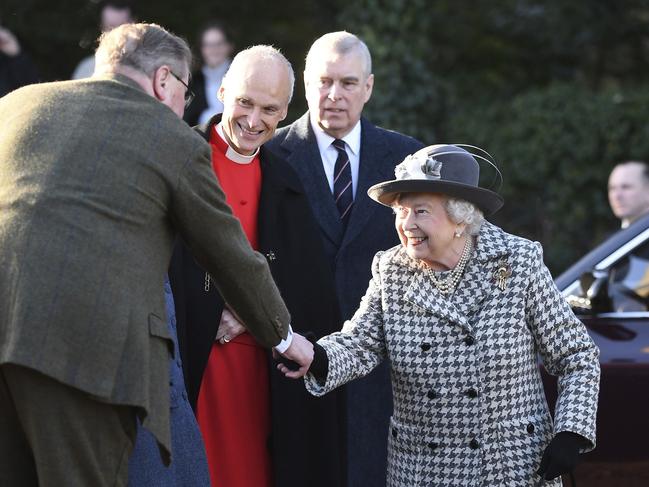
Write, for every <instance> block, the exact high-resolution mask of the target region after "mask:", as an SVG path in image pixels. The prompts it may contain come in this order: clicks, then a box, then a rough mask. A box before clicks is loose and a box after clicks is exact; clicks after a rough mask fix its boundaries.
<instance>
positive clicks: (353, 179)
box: [268, 32, 423, 487]
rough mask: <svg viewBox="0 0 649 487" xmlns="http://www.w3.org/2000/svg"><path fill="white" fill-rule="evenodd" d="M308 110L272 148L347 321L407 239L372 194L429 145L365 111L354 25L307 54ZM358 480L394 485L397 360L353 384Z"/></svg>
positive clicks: (351, 425)
mask: <svg viewBox="0 0 649 487" xmlns="http://www.w3.org/2000/svg"><path fill="white" fill-rule="evenodd" d="M304 84H305V90H306V98H307V102H308V106H309V111H308V112H307V113H306V114H304V115H303V116H302V117H301V118H300V119H298V120H297V121H295V122H293V123H292V124H291V125H289V126H288V127H284V128H281V129H279V130H278V131H277V134H276V136H275V137H274V138H273V140H271V141H270V142H269V143H268V148H269V149H270V150H271V151H273V152H275V153H276V154H278V155H279V156H280V157H282V158H284V159H285V160H286V161H287V162H288V163H289V164H290V165H291V166H292V167H293V168H294V169H295V172H296V173H297V174H298V176H299V178H300V180H301V182H302V184H303V185H304V188H305V190H306V195H307V198H308V200H309V203H310V204H311V208H312V209H313V213H314V214H315V217H316V220H317V222H318V225H319V230H320V235H321V239H322V242H323V243H324V248H325V255H326V259H327V263H328V265H329V267H330V269H332V271H333V272H334V278H335V283H336V292H337V296H338V300H339V303H340V310H341V314H342V317H343V319H349V318H351V316H352V315H353V313H354V312H355V311H356V309H357V308H358V306H359V303H360V301H361V297H362V296H363V294H364V293H365V290H366V289H367V284H368V282H369V280H370V278H371V272H370V269H371V263H372V259H373V257H374V254H376V252H378V251H379V250H385V249H388V248H390V247H393V246H394V245H396V244H397V243H398V238H397V237H396V234H395V232H394V217H393V215H392V212H391V211H390V209H389V208H382V207H381V206H380V205H377V204H375V203H374V202H373V201H371V200H370V198H369V197H368V196H367V190H368V188H369V187H370V186H372V185H373V184H376V183H378V182H380V181H383V180H385V179H386V178H389V177H390V176H391V175H393V174H394V166H396V165H397V164H398V163H399V162H401V161H402V160H403V158H404V157H405V156H406V155H408V154H411V153H414V152H416V151H417V150H418V149H420V148H421V147H423V145H422V144H421V143H420V142H419V141H417V140H415V139H413V138H411V137H408V136H405V135H402V134H399V133H397V132H393V131H389V130H384V129H382V128H380V127H377V126H375V125H373V124H372V123H370V122H369V121H368V120H367V119H365V118H363V117H362V116H361V114H362V111H363V107H364V106H365V103H367V102H368V101H369V99H370V97H371V95H372V88H373V85H374V75H373V74H372V60H371V56H370V52H369V50H368V48H367V46H366V45H365V43H364V42H363V41H362V40H360V39H359V38H358V37H356V36H355V35H353V34H350V33H348V32H332V33H329V34H325V35H324V36H322V37H320V38H319V39H318V40H316V41H315V42H314V43H313V45H312V46H311V48H310V50H309V53H308V55H307V59H306V67H305V70H304ZM346 394H347V406H346V414H347V419H346V424H347V460H348V465H349V472H348V476H347V478H348V482H349V487H378V486H381V485H384V484H385V469H386V461H387V446H386V440H385V439H386V437H387V431H388V423H389V418H390V414H391V412H392V399H391V398H392V391H391V388H390V377H389V373H388V368H387V367H386V366H384V365H382V366H380V367H379V368H378V369H376V370H375V371H374V372H372V374H370V375H369V376H367V377H365V378H363V379H361V380H359V381H356V382H354V383H352V384H349V385H347V386H346Z"/></svg>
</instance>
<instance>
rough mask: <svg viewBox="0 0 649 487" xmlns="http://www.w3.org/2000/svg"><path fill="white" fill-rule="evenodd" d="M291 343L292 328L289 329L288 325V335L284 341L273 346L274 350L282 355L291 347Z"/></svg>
mask: <svg viewBox="0 0 649 487" xmlns="http://www.w3.org/2000/svg"><path fill="white" fill-rule="evenodd" d="M292 342H293V328H291V325H288V335H286V338H285V339H284V340H282V341H281V342H279V343H278V344H277V345H275V350H277V351H278V352H279V353H284V352H286V351H287V350H288V347H290V346H291V343H292Z"/></svg>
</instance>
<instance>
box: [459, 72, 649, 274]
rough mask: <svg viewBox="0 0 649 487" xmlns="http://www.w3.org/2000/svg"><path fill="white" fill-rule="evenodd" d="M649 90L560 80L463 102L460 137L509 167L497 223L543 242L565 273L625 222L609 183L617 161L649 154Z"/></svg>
mask: <svg viewBox="0 0 649 487" xmlns="http://www.w3.org/2000/svg"><path fill="white" fill-rule="evenodd" d="M647 113H649V89H645V88H641V89H625V90H622V89H615V90H607V91H603V92H592V91H589V90H586V89H583V88H580V87H578V86H576V85H574V84H554V85H551V86H549V87H547V88H541V89H536V90H532V91H530V92H528V93H524V94H521V95H518V96H516V97H513V98H511V99H502V100H490V101H487V102H483V103H482V104H477V103H476V104H469V105H464V106H458V107H457V109H456V110H454V111H453V112H452V113H450V114H449V119H448V130H449V134H450V137H451V139H452V140H461V141H466V142H467V143H472V144H475V145H478V146H480V147H484V148H486V149H487V150H488V151H489V152H490V153H491V154H492V155H494V156H495V157H496V159H497V160H498V161H499V164H500V166H501V169H502V172H503V173H504V179H505V184H504V186H503V189H502V194H503V195H504V197H505V201H506V204H505V207H504V208H503V210H502V211H501V212H500V213H499V214H498V215H497V218H496V221H497V222H498V223H499V224H501V225H502V226H503V227H504V228H505V229H507V230H509V231H511V232H513V233H517V234H520V235H524V236H527V237H529V238H533V239H536V240H540V241H541V242H542V243H543V244H544V248H545V253H546V261H547V262H548V264H549V265H550V267H551V268H552V269H553V270H554V271H560V270H562V269H564V268H565V267H566V266H567V265H569V264H570V263H571V262H572V261H574V260H575V259H576V258H577V257H578V256H580V255H582V254H583V253H584V252H586V251H587V250H589V249H590V248H592V246H593V245H594V243H595V242H597V241H599V240H601V239H602V238H604V237H605V236H606V235H607V234H608V233H610V232H612V231H613V230H614V229H615V228H616V227H617V225H618V222H617V220H615V219H614V218H613V216H612V215H611V211H610V208H609V206H608V201H607V194H606V185H607V179H608V174H609V173H610V170H611V168H612V167H613V165H614V164H615V163H616V162H617V161H620V160H623V159H628V158H637V159H647V158H648V157H649V122H648V120H647Z"/></svg>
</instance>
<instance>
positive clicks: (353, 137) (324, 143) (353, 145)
mask: <svg viewBox="0 0 649 487" xmlns="http://www.w3.org/2000/svg"><path fill="white" fill-rule="evenodd" d="M311 127H312V128H313V132H314V133H315V138H316V140H317V141H318V150H319V151H320V159H321V160H322V166H323V168H324V172H325V175H326V176H327V181H328V182H329V189H330V191H331V194H333V192H334V168H335V166H336V159H337V158H338V150H337V149H336V148H335V147H334V146H333V145H331V144H332V142H333V141H334V140H336V139H335V138H334V137H332V136H331V135H329V134H326V133H325V131H324V130H322V128H320V126H319V125H318V124H317V123H316V122H315V121H314V120H313V118H311ZM342 140H343V141H344V142H345V150H346V151H347V156H348V157H349V166H350V168H351V170H352V194H353V196H354V199H356V188H357V186H358V167H359V164H360V154H361V121H360V120H359V121H358V122H357V123H356V125H354V128H353V129H352V130H351V131H350V132H349V133H348V134H347V135H345V136H344V137H343V138H342Z"/></svg>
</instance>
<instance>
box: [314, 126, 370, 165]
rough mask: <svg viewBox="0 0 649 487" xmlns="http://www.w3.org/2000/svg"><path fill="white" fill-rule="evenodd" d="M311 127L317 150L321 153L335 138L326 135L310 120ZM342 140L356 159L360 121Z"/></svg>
mask: <svg viewBox="0 0 649 487" xmlns="http://www.w3.org/2000/svg"><path fill="white" fill-rule="evenodd" d="M311 127H313V133H315V138H316V140H317V141H318V148H319V149H320V150H321V151H322V150H324V149H326V148H327V147H329V146H330V145H331V143H332V142H333V141H334V140H336V138H335V137H332V136H331V135H329V134H327V133H326V132H325V131H324V130H322V127H320V125H318V123H317V122H316V121H315V120H313V118H311ZM342 140H343V141H344V142H345V144H346V145H347V148H348V149H349V150H350V151H351V152H352V153H353V154H354V155H355V156H357V157H358V154H359V153H360V150H361V121H360V120H359V121H358V122H356V125H354V128H353V129H351V130H350V132H349V133H348V134H347V135H345V136H344V137H343V138H342Z"/></svg>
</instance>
